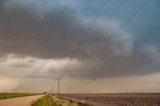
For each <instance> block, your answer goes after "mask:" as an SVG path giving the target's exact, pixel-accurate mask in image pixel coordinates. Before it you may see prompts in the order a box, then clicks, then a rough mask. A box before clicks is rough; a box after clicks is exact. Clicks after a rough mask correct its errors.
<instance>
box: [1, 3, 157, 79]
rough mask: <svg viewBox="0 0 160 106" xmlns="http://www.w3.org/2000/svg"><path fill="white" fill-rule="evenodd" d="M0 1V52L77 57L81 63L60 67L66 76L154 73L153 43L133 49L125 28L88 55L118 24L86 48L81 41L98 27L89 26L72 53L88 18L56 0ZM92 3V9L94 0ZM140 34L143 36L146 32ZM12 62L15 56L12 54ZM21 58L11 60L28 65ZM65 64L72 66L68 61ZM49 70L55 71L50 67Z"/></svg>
mask: <svg viewBox="0 0 160 106" xmlns="http://www.w3.org/2000/svg"><path fill="white" fill-rule="evenodd" d="M0 3H1V4H0V13H1V14H0V55H5V54H9V53H15V54H19V55H24V56H32V57H36V58H42V59H52V58H56V59H57V58H58V59H65V58H66V57H68V58H73V59H75V58H78V60H79V62H80V64H82V66H83V67H79V68H78V69H76V68H71V69H70V68H69V69H63V70H62V73H65V75H66V76H68V77H71V76H72V77H73V76H74V77H80V78H82V77H85V78H101V77H117V76H128V75H144V74H150V73H155V72H159V69H158V68H157V66H158V65H159V64H160V62H159V61H158V60H157V59H159V58H160V51H159V49H160V48H159V46H157V45H158V44H156V45H155V46H156V47H155V46H154V45H151V46H150V45H143V46H141V47H139V48H138V49H136V50H135V49H134V46H135V41H134V40H133V38H134V37H133V36H132V35H131V34H130V33H128V32H127V31H125V30H122V31H120V32H118V33H116V34H115V36H114V37H113V38H112V39H111V40H110V41H109V42H107V43H106V44H104V45H103V46H101V47H99V48H98V50H97V51H96V52H95V53H93V51H94V49H95V48H96V47H97V45H99V43H100V42H102V41H103V40H104V39H105V38H106V37H108V36H107V35H110V34H112V33H113V32H114V30H115V27H119V26H120V25H119V23H118V22H117V23H116V22H114V21H112V22H110V23H109V25H108V26H107V27H106V28H105V29H106V30H105V31H102V32H101V36H100V37H99V38H98V39H97V40H96V42H94V43H93V44H92V47H91V48H86V47H85V45H86V44H85V43H87V42H88V40H89V39H91V37H92V35H94V34H95V32H96V31H97V27H94V28H93V30H92V31H91V32H90V35H89V36H88V37H87V39H86V40H85V42H84V43H83V44H82V45H83V46H84V47H83V46H82V48H81V50H80V51H81V52H82V53H81V54H79V55H78V56H77V57H75V56H74V53H75V48H76V45H77V44H78V42H79V41H80V39H81V38H82V36H83V34H84V33H85V31H86V30H87V28H88V24H86V23H85V22H86V20H87V19H86V20H85V19H84V20H85V22H84V21H83V19H81V18H82V17H79V16H80V15H81V14H78V12H77V11H76V10H74V9H75V8H71V7H70V6H69V5H62V6H61V3H58V1H57V3H58V4H54V3H55V2H51V1H50V0H47V1H45V2H44V1H43V0H40V1H37V2H35V1H32V0H28V1H27V0H24V1H21V0H17V1H16V0H5V1H1V2H0ZM84 4H85V3H84ZM92 6H93V7H95V6H94V4H92ZM86 10H87V9H86ZM85 14H86V13H84V15H85ZM90 14H92V15H93V13H92V12H88V15H90ZM95 14H96V13H95ZM92 15H91V16H92ZM85 18H86V17H85ZM102 21H104V20H102ZM98 25H100V24H98ZM158 25H159V24H158ZM153 26H154V25H153ZM143 28H144V27H142V29H143ZM155 33H156V32H155ZM133 35H134V34H133ZM143 36H144V37H145V34H144V35H143ZM143 39H144V38H143ZM155 39H156V38H155ZM136 41H138V40H136ZM14 59H15V58H13V60H14ZM16 60H19V58H17V57H16ZM20 60H21V61H22V63H24V64H22V63H21V64H20V65H19V63H18V64H17V62H16V65H14V66H15V67H17V68H21V67H32V66H30V65H29V66H28V63H27V62H23V61H25V58H24V60H23V59H21V58H20ZM33 60H34V59H33ZM7 62H8V60H7ZM34 64H38V62H37V63H36V62H35V63H34ZM73 65H75V64H73ZM7 66H8V65H7ZM69 66H70V67H72V64H71V65H69ZM33 68H34V67H33ZM38 69H39V68H38ZM51 69H52V68H51ZM47 71H48V69H47ZM48 72H49V73H51V74H54V71H50V70H49V71H48ZM33 74H35V73H33ZM29 75H30V74H29ZM47 75H48V74H47ZM30 76H34V75H30ZM42 76H43V75H42Z"/></svg>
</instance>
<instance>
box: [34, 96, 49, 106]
mask: <svg viewBox="0 0 160 106" xmlns="http://www.w3.org/2000/svg"><path fill="white" fill-rule="evenodd" d="M32 106H52V100H51V98H50V96H48V95H46V96H43V97H42V98H40V99H38V100H37V101H35V102H33V104H32Z"/></svg>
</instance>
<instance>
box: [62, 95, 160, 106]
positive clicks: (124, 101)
mask: <svg viewBox="0 0 160 106" xmlns="http://www.w3.org/2000/svg"><path fill="white" fill-rule="evenodd" d="M59 96H61V97H65V98H69V99H73V100H76V101H81V102H86V103H90V104H93V105H94V106H160V93H118V94H116V93H109V94H61V95H59Z"/></svg>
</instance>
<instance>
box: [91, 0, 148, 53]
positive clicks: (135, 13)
mask: <svg viewBox="0 0 160 106" xmlns="http://www.w3.org/2000/svg"><path fill="white" fill-rule="evenodd" d="M149 2H150V0H147V1H146V2H145V3H144V4H143V5H142V6H141V7H140V8H139V9H137V10H136V11H135V12H134V13H133V14H132V15H131V16H130V17H129V18H128V19H127V20H126V21H125V22H124V23H123V24H122V25H121V26H120V27H119V28H118V29H117V30H115V31H114V32H113V33H112V34H110V36H109V37H108V38H107V39H105V40H104V41H103V42H102V43H101V44H100V45H99V46H98V47H97V48H96V49H95V51H94V52H93V53H95V52H96V51H97V50H98V49H99V47H101V46H103V44H104V43H106V42H108V41H109V40H110V39H111V38H112V37H113V36H114V34H115V33H116V32H118V31H119V30H120V29H121V28H122V27H124V26H125V25H126V24H127V23H128V22H129V21H130V20H131V19H132V18H133V17H134V16H135V15H137V13H138V12H139V11H141V10H142V8H144V7H145V6H146V5H147V4H148V3H149Z"/></svg>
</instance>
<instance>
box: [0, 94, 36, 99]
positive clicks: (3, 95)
mask: <svg viewBox="0 0 160 106" xmlns="http://www.w3.org/2000/svg"><path fill="white" fill-rule="evenodd" d="M33 95H37V94H36V93H0V100H1V99H9V98H15V97H24V96H33Z"/></svg>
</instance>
